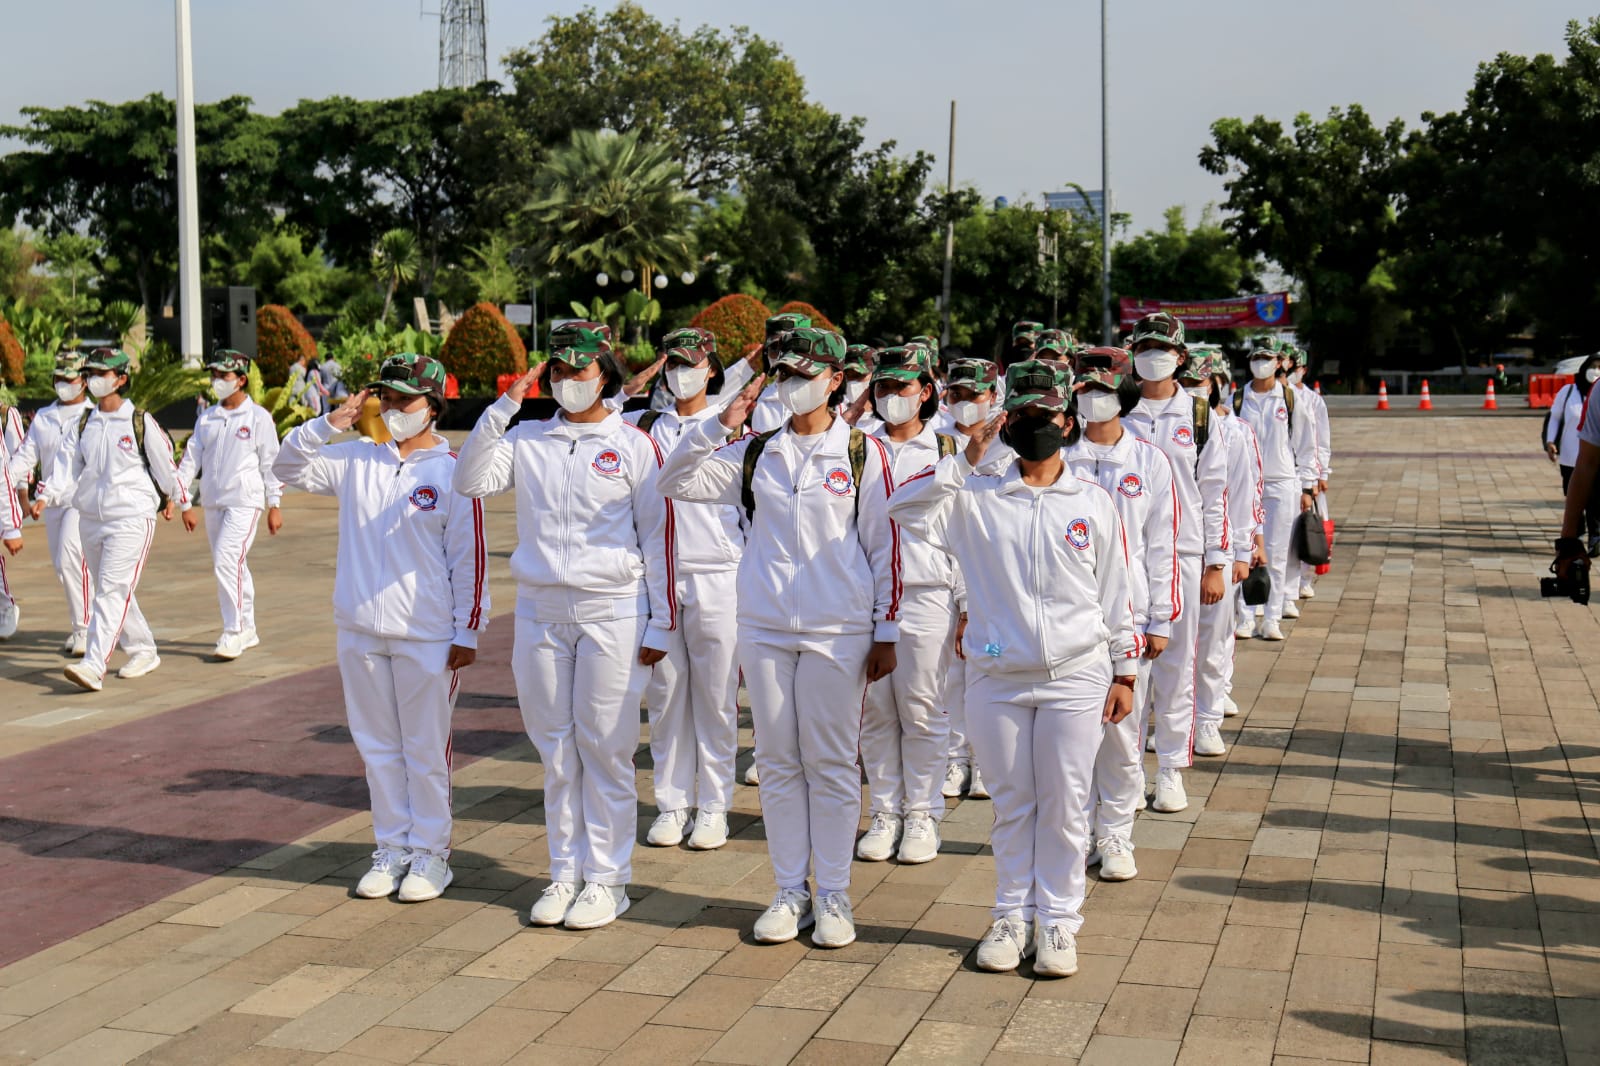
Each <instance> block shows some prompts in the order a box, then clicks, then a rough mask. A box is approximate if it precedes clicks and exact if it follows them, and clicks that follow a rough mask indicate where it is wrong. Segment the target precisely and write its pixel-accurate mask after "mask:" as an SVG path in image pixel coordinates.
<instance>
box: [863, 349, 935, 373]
mask: <svg viewBox="0 0 1600 1066" xmlns="http://www.w3.org/2000/svg"><path fill="white" fill-rule="evenodd" d="M924 375H926V376H927V378H928V380H930V381H932V380H933V353H932V352H930V351H929V350H928V349H927V348H924V347H923V346H922V345H920V344H917V345H911V344H903V345H900V346H898V347H894V348H884V349H882V350H881V351H879V352H878V369H876V370H874V371H873V372H872V380H873V381H874V382H878V381H920V380H922V378H923V376H924Z"/></svg>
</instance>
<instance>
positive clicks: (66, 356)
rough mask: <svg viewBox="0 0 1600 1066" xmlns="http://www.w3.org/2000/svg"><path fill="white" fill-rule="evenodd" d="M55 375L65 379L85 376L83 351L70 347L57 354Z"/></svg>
mask: <svg viewBox="0 0 1600 1066" xmlns="http://www.w3.org/2000/svg"><path fill="white" fill-rule="evenodd" d="M55 376H56V377H58V378H62V379H63V380H71V379H72V378H81V377H83V353H82V352H80V351H76V350H74V349H71V348H69V349H67V350H66V351H64V352H60V353H59V354H57V355H56V368H55Z"/></svg>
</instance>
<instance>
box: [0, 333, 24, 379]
mask: <svg viewBox="0 0 1600 1066" xmlns="http://www.w3.org/2000/svg"><path fill="white" fill-rule="evenodd" d="M26 359H27V353H25V352H24V351H23V350H22V342H21V341H19V340H17V335H16V334H15V333H13V332H12V331H11V323H9V322H7V321H6V320H5V319H4V318H0V384H3V385H10V386H11V387H12V388H20V387H21V386H22V383H23V380H24V376H23V369H22V365H23V362H24V361H25V360H26Z"/></svg>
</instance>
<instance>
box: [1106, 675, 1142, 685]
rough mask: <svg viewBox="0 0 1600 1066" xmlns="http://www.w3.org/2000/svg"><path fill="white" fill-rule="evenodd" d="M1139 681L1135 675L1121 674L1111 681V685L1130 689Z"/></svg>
mask: <svg viewBox="0 0 1600 1066" xmlns="http://www.w3.org/2000/svg"><path fill="white" fill-rule="evenodd" d="M1137 680H1138V677H1137V676H1136V675H1134V674H1119V675H1118V676H1116V677H1113V678H1112V679H1111V683H1112V684H1113V685H1126V686H1127V687H1128V688H1132V687H1133V685H1134V682H1136V681H1137Z"/></svg>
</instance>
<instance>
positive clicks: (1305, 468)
mask: <svg viewBox="0 0 1600 1066" xmlns="http://www.w3.org/2000/svg"><path fill="white" fill-rule="evenodd" d="M1291 387H1292V386H1291ZM1283 390H1284V384H1283V382H1281V381H1279V382H1275V383H1274V384H1273V386H1272V389H1271V390H1270V391H1268V392H1257V391H1256V390H1255V388H1254V387H1253V386H1252V385H1247V386H1245V390H1244V404H1243V406H1242V407H1241V408H1240V410H1239V417H1241V418H1243V419H1244V420H1245V421H1246V422H1249V423H1250V428H1251V429H1253V430H1255V433H1256V443H1257V444H1258V445H1259V446H1260V448H1261V476H1262V479H1263V480H1264V481H1269V482H1273V481H1279V482H1281V481H1297V482H1299V484H1300V487H1301V488H1302V489H1315V488H1316V487H1317V431H1316V416H1315V415H1314V414H1313V413H1312V412H1311V411H1308V410H1306V409H1305V408H1304V407H1301V406H1299V405H1298V404H1297V405H1296V406H1295V411H1294V426H1293V427H1292V428H1291V427H1290V425H1289V408H1288V407H1287V406H1285V404H1284V402H1283ZM1207 450H1208V451H1209V449H1207Z"/></svg>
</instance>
